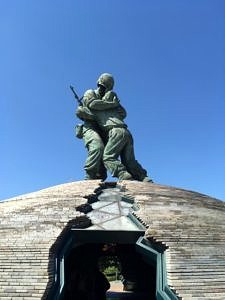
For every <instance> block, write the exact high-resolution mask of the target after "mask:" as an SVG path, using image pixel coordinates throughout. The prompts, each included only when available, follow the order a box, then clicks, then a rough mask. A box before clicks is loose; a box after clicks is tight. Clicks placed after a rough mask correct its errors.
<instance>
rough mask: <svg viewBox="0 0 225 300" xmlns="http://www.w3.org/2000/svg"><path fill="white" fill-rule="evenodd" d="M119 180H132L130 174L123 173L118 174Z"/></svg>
mask: <svg viewBox="0 0 225 300" xmlns="http://www.w3.org/2000/svg"><path fill="white" fill-rule="evenodd" d="M119 179H120V180H134V178H133V177H132V176H131V174H130V173H128V172H126V171H124V172H121V173H120V174H119Z"/></svg>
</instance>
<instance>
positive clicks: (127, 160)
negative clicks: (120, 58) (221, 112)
mask: <svg viewBox="0 0 225 300" xmlns="http://www.w3.org/2000/svg"><path fill="white" fill-rule="evenodd" d="M98 84H99V85H104V87H105V89H106V90H105V94H104V96H103V97H100V96H99V95H98V91H94V90H89V91H87V92H86V93H85V94H84V99H83V101H84V103H85V106H86V107H88V108H89V109H90V111H91V112H92V113H93V115H94V116H95V120H96V122H97V123H98V125H99V127H100V129H101V131H102V132H103V133H104V135H105V136H106V138H107V143H106V145H105V149H104V152H103V162H104V165H105V167H106V169H107V170H109V171H110V173H111V174H112V176H114V177H118V178H119V179H136V180H139V181H151V180H150V178H148V177H147V172H146V170H144V169H143V168H142V166H141V165H140V164H139V163H138V162H137V160H136V159H135V155H134V146H133V138H132V135H131V133H130V132H129V130H128V129H127V125H126V124H125V123H124V121H123V119H124V118H125V117H126V111H125V109H124V108H123V107H122V106H121V105H120V102H119V99H118V97H117V95H116V93H114V92H113V91H112V88H113V84H114V81H113V78H112V76H111V75H110V74H102V75H101V76H100V78H99V80H98ZM119 156H120V157H121V161H120V160H119V159H118V157H119Z"/></svg>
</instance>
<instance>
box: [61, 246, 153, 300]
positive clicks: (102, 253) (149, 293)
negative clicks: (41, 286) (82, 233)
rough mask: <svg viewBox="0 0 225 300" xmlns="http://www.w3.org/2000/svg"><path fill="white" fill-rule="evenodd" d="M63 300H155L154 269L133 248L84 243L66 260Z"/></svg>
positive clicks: (73, 250)
mask: <svg viewBox="0 0 225 300" xmlns="http://www.w3.org/2000/svg"><path fill="white" fill-rule="evenodd" d="M64 274H65V283H64V298H63V299H64V300H72V299H73V300H74V299H76V300H84V299H85V300H103V299H104V300H105V299H107V300H111V299H117V300H120V299H130V300H131V299H136V300H137V299H138V300H147V299H148V300H153V299H156V298H155V295H156V266H155V265H154V264H150V263H147V262H146V261H145V260H144V258H143V256H142V254H140V253H138V252H137V251H136V245H135V244H129V243H126V244H123V243H84V244H80V245H77V246H76V247H74V248H72V249H71V251H70V252H69V253H68V255H67V257H66V258H65V273H64Z"/></svg>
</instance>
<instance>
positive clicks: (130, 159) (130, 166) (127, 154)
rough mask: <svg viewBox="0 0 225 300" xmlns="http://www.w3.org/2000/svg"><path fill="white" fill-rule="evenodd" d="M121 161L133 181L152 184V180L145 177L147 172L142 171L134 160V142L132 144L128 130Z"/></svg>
mask: <svg viewBox="0 0 225 300" xmlns="http://www.w3.org/2000/svg"><path fill="white" fill-rule="evenodd" d="M121 161H122V163H123V164H124V166H125V167H126V168H127V170H128V172H129V173H130V174H131V175H132V176H133V178H134V179H136V180H139V181H148V182H152V180H151V179H150V178H149V177H148V176H147V171H146V170H145V169H143V167H142V166H141V165H140V164H139V162H138V161H137V160H136V159H135V154H134V142H133V138H132V135H131V134H130V132H129V131H128V130H127V143H126V145H125V147H124V148H123V151H122V152H121Z"/></svg>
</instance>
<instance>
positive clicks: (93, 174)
mask: <svg viewBox="0 0 225 300" xmlns="http://www.w3.org/2000/svg"><path fill="white" fill-rule="evenodd" d="M83 140H84V144H85V147H86V148H87V151H88V156H87V159H86V161H85V165H84V169H85V172H86V177H85V179H103V180H105V179H106V177H107V172H106V169H105V167H104V166H103V162H102V157H103V151H104V144H103V142H102V139H101V137H100V136H99V134H98V133H97V132H96V131H95V130H93V129H88V130H87V131H85V132H84V134H83Z"/></svg>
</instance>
